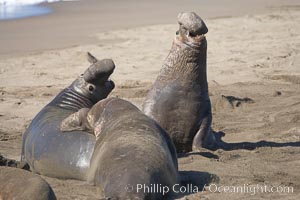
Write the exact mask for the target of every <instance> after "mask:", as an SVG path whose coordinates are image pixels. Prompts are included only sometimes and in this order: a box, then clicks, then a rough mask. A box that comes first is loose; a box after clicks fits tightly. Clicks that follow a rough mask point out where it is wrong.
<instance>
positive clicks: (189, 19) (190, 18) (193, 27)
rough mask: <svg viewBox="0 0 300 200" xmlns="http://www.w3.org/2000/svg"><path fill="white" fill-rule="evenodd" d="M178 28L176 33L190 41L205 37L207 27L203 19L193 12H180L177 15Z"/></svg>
mask: <svg viewBox="0 0 300 200" xmlns="http://www.w3.org/2000/svg"><path fill="white" fill-rule="evenodd" d="M177 21H178V24H179V30H178V31H177V32H176V35H180V36H181V37H183V38H186V39H187V40H191V41H192V42H201V41H202V40H203V39H205V34H206V33H207V32H208V28H207V26H206V25H205V23H204V21H203V20H202V19H201V18H200V17H199V16H198V15H197V14H196V13H194V12H181V13H179V14H178V16H177Z"/></svg>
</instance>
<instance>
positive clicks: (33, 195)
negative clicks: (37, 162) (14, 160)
mask: <svg viewBox="0 0 300 200" xmlns="http://www.w3.org/2000/svg"><path fill="white" fill-rule="evenodd" d="M0 199H3V200H4V199H5V200H14V199H24V200H56V197H55V194H54V192H53V190H52V188H51V187H50V185H49V184H48V183H47V182H46V181H45V180H44V179H42V178H41V177H39V176H38V175H35V174H33V173H30V172H28V171H25V170H21V169H16V168H12V167H0Z"/></svg>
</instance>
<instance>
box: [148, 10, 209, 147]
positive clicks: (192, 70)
mask: <svg viewBox="0 0 300 200" xmlns="http://www.w3.org/2000/svg"><path fill="white" fill-rule="evenodd" d="M178 23H179V31H177V33H176V37H175V39H174V41H173V45H172V48H171V50H170V53H169V55H168V56H167V58H166V60H165V62H164V64H163V67H162V69H161V71H160V73H159V75H158V77H157V79H156V81H155V82H154V84H153V86H152V89H151V90H150V91H149V93H148V95H147V96H146V99H145V101H144V104H143V111H144V113H145V114H146V115H148V116H150V117H151V118H153V119H155V120H156V121H157V122H158V123H159V124H160V125H161V126H162V127H163V128H164V129H165V130H166V131H167V132H168V133H169V134H170V136H171V138H172V140H173V142H174V144H175V146H176V149H177V152H189V151H192V150H199V149H200V148H202V147H204V148H211V147H212V146H213V145H214V143H215V137H214V135H213V133H212V129H211V123H212V113H211V103H210V99H209V94H208V84H207V76H206V54H207V53H206V51H207V42H206V38H205V35H204V34H206V33H207V32H208V29H207V27H206V25H205V23H204V22H203V20H202V19H201V18H200V17H199V16H198V15H196V14H195V13H193V12H185V13H180V14H179V15H178Z"/></svg>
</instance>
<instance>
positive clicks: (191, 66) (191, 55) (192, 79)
mask: <svg viewBox="0 0 300 200" xmlns="http://www.w3.org/2000/svg"><path fill="white" fill-rule="evenodd" d="M206 56H207V42H206V39H205V38H204V39H202V41H201V43H199V44H197V43H190V42H182V41H181V39H180V37H176V38H175V39H174V41H173V45H172V48H171V50H170V53H169V55H168V56H167V58H166V60H165V62H164V64H163V67H162V69H161V71H160V75H159V77H158V78H157V80H159V81H170V80H171V79H176V80H179V81H181V82H182V83H183V84H184V85H190V86H194V85H198V87H199V86H200V88H201V91H207V87H208V86H207V75H206Z"/></svg>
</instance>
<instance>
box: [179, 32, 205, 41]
mask: <svg viewBox="0 0 300 200" xmlns="http://www.w3.org/2000/svg"><path fill="white" fill-rule="evenodd" d="M176 35H177V36H180V37H183V38H185V39H187V40H188V41H190V42H194V43H200V42H202V41H203V40H204V39H205V34H200V35H197V34H194V33H191V32H189V31H188V30H186V31H184V33H181V32H180V30H178V31H177V32H176Z"/></svg>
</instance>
